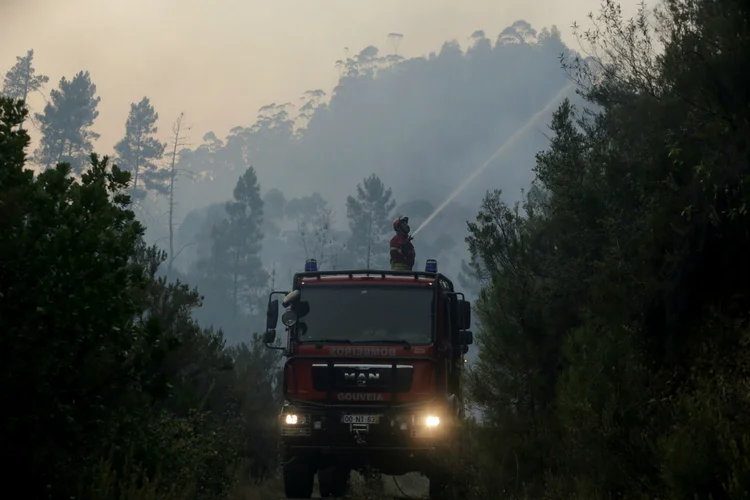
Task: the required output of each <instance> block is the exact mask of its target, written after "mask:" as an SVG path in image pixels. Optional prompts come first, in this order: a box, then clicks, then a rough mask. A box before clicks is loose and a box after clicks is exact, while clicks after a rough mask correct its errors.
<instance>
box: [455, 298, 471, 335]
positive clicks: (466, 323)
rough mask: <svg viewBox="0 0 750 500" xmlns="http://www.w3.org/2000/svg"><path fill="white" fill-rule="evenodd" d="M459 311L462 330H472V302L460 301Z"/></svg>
mask: <svg viewBox="0 0 750 500" xmlns="http://www.w3.org/2000/svg"><path fill="white" fill-rule="evenodd" d="M458 310H459V315H458V317H459V318H460V322H461V324H460V327H461V330H468V329H469V328H471V302H469V301H468V300H460V301H458Z"/></svg>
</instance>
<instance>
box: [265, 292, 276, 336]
mask: <svg viewBox="0 0 750 500" xmlns="http://www.w3.org/2000/svg"><path fill="white" fill-rule="evenodd" d="M278 322H279V301H278V300H272V301H270V302H269V303H268V310H267V311H266V330H267V331H268V330H275V329H276V324H277V323H278ZM271 342H273V341H271Z"/></svg>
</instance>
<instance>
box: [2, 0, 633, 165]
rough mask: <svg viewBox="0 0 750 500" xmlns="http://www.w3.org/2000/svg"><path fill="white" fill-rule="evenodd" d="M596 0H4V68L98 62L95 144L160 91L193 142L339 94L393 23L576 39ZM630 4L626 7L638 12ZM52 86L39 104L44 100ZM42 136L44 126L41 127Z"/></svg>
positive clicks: (414, 48) (70, 70)
mask: <svg viewBox="0 0 750 500" xmlns="http://www.w3.org/2000/svg"><path fill="white" fill-rule="evenodd" d="M598 4H599V1H598V0H572V1H570V0H569V1H566V2H561V1H559V0H524V1H516V2H498V1H496V0H462V1H456V0H451V1H449V0H377V1H375V0H273V1H271V0H267V1H261V0H251V1H248V0H0V69H1V70H2V71H3V72H4V71H7V69H8V68H9V67H10V66H12V64H13V63H14V62H15V56H17V55H22V54H24V53H25V52H26V51H27V50H28V49H30V48H33V49H34V50H35V62H36V66H37V69H38V71H39V72H40V73H43V74H45V75H47V76H49V77H50V83H49V85H48V86H47V89H46V92H49V89H50V88H51V87H52V86H53V85H56V84H57V82H58V81H59V79H60V77H62V76H67V77H68V78H70V77H72V76H73V75H75V73H76V72H78V71H80V70H88V71H90V72H91V78H92V80H93V81H94V83H96V85H97V87H98V94H99V95H100V96H101V98H102V101H101V104H100V105H99V111H100V115H99V118H98V119H97V121H96V124H95V127H94V128H95V130H96V131H97V132H99V133H101V138H100V139H99V141H97V144H96V149H97V150H98V151H101V152H102V153H108V152H110V150H111V148H112V146H113V144H114V143H115V142H116V141H117V140H118V139H119V138H120V136H121V135H122V133H123V131H124V123H125V119H126V117H127V113H128V109H129V104H130V103H131V102H133V101H137V100H140V99H141V98H142V97H143V96H148V97H150V98H151V100H152V103H153V104H154V106H155V107H156V109H157V111H159V114H160V117H161V123H160V125H161V134H160V135H164V138H166V136H167V135H168V132H169V124H170V123H171V122H172V121H173V120H174V118H176V117H177V115H178V114H179V113H180V112H181V111H184V112H185V114H186V119H187V121H188V122H189V123H190V124H191V125H192V129H191V136H192V137H193V142H194V143H195V145H197V144H199V143H200V139H201V137H202V136H203V134H204V133H205V132H207V131H209V130H212V131H214V132H216V134H217V135H218V136H220V137H222V136H224V135H225V134H226V133H227V131H229V130H230V129H231V128H232V127H234V126H237V125H250V124H252V122H253V121H254V120H255V116H256V112H257V109H258V108H259V107H261V106H263V105H265V104H268V103H272V102H295V101H296V100H298V98H299V96H300V95H301V94H302V92H304V91H305V90H309V89H317V88H322V89H324V90H326V91H327V92H329V93H330V90H331V88H332V87H333V86H334V85H335V83H336V80H337V78H338V73H337V71H336V69H335V67H334V63H335V61H336V60H337V59H341V58H342V57H344V55H345V48H347V47H348V48H349V49H350V50H351V52H353V53H356V52H359V50H361V49H362V48H364V47H365V46H367V45H376V46H378V47H379V48H380V49H381V50H383V51H389V50H392V47H390V46H389V41H388V39H387V35H388V33H391V32H396V33H401V34H403V35H404V38H403V40H402V42H401V45H400V47H399V53H400V54H402V55H404V56H406V57H411V56H419V55H425V54H427V53H429V52H430V51H433V50H438V49H439V48H440V46H441V44H442V43H443V42H444V41H446V40H457V41H458V42H459V43H461V44H462V45H465V44H466V43H467V39H468V37H469V35H471V33H472V32H473V31H474V30H477V29H483V30H485V31H486V32H487V34H488V36H497V33H498V32H499V31H500V30H501V29H503V28H504V27H505V26H507V25H508V24H510V23H511V22H513V21H515V20H517V19H525V20H527V21H529V22H530V23H531V24H532V25H533V26H535V27H537V28H541V27H543V26H551V25H553V24H555V25H557V26H558V27H559V28H560V30H561V31H562V33H563V38H564V40H565V41H566V42H567V43H568V44H569V45H571V46H572V47H576V46H577V44H576V43H575V40H574V39H573V37H572V36H571V30H570V26H571V25H572V23H573V22H574V21H578V22H579V23H581V22H584V23H585V21H586V15H587V13H588V12H590V11H592V10H593V11H595V10H596V9H597V7H598ZM634 6H635V2H625V5H624V11H625V13H626V14H627V13H628V12H633V11H634ZM43 99H44V98H43V97H42V96H34V97H33V98H32V99H31V100H30V104H31V105H32V106H33V107H34V108H36V110H38V111H39V110H41V108H42V107H43V105H44V100H43ZM34 138H36V136H35V135H34Z"/></svg>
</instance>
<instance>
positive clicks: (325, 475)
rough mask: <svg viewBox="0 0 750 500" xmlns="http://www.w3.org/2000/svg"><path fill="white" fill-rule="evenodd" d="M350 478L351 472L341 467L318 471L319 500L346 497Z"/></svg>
mask: <svg viewBox="0 0 750 500" xmlns="http://www.w3.org/2000/svg"><path fill="white" fill-rule="evenodd" d="M350 476H351V471H350V470H349V469H348V468H345V467H341V466H334V467H327V468H325V469H321V470H318V489H319V490H320V496H321V498H329V497H343V496H346V494H347V493H348V490H349V477H350Z"/></svg>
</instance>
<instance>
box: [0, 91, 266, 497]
mask: <svg viewBox="0 0 750 500" xmlns="http://www.w3.org/2000/svg"><path fill="white" fill-rule="evenodd" d="M25 114H26V111H25V110H24V109H23V107H22V105H21V103H20V102H18V101H12V100H10V99H5V98H3V99H2V100H0V229H1V231H0V332H1V333H0V345H1V348H0V387H1V388H2V398H3V401H4V402H5V404H4V410H3V417H2V425H1V426H0V449H1V450H2V458H3V463H4V464H5V465H4V467H3V470H4V473H5V476H4V477H7V478H9V479H12V481H11V483H12V484H15V485H17V486H18V487H21V485H23V486H22V487H23V491H24V492H23V495H24V496H27V497H29V498H92V499H93V498H97V499H103V498H134V497H137V498H145V497H146V496H148V495H152V497H153V498H171V497H178V496H179V497H181V498H222V497H223V496H225V495H226V492H227V491H228V490H229V489H230V488H231V487H232V486H233V484H234V483H235V482H236V478H237V477H238V476H237V475H236V473H237V468H238V467H240V466H242V464H243V463H244V464H245V466H244V469H243V470H244V471H245V472H246V474H247V475H248V477H249V475H252V476H254V477H257V478H259V479H262V478H264V477H265V476H266V475H267V474H268V473H269V471H270V470H271V467H272V464H273V460H274V458H273V457H274V456H275V453H274V450H275V442H274V437H273V436H275V433H274V432H273V431H272V429H273V425H274V421H275V413H276V408H277V405H276V403H277V396H276V393H275V389H274V387H275V376H276V372H277V370H276V369H275V364H276V361H277V359H276V358H275V357H274V356H273V355H272V353H271V351H269V350H266V349H264V348H263V347H262V346H261V345H260V343H259V342H256V341H255V340H253V341H252V342H251V343H250V344H240V345H237V346H235V347H232V348H227V347H225V345H224V341H223V338H222V334H221V333H220V332H214V331H212V330H206V329H202V328H201V327H199V326H198V325H197V324H196V323H195V321H194V320H193V319H192V318H191V311H192V310H193V309H194V308H195V307H197V306H198V305H199V304H200V298H199V296H198V294H197V292H196V291H195V290H192V289H190V288H189V287H188V286H186V285H183V284H181V283H179V282H174V281H172V282H168V281H167V279H166V278H164V277H157V270H158V267H159V265H160V264H161V263H162V261H163V260H164V259H165V255H164V254H163V253H162V252H160V251H159V250H157V249H156V248H155V247H147V246H146V245H145V244H144V242H143V239H142V235H143V227H142V226H141V224H140V223H139V222H138V221H136V220H135V215H134V213H133V212H132V211H131V210H130V209H129V204H130V196H129V195H128V194H127V191H126V190H127V187H128V183H129V180H130V174H129V173H126V172H123V171H121V170H120V169H119V168H117V167H116V166H112V167H110V166H109V164H108V160H107V158H106V157H105V158H103V159H100V158H98V157H97V156H96V155H91V158H90V162H91V165H90V167H89V168H88V169H87V170H86V171H85V172H84V173H83V175H82V176H81V178H80V180H76V179H75V178H74V177H73V176H72V175H71V167H70V165H69V164H67V163H60V164H58V165H57V167H56V168H51V169H48V170H46V171H45V172H43V173H41V174H39V175H38V176H34V174H33V172H32V171H31V170H29V169H26V168H25V167H24V165H25V161H26V156H25V149H26V147H27V146H28V142H29V140H28V136H27V135H26V132H25V131H22V130H20V127H18V125H20V123H21V122H22V121H23V119H24V118H25ZM248 340H250V338H248ZM184 495H186V496H184Z"/></svg>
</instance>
